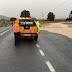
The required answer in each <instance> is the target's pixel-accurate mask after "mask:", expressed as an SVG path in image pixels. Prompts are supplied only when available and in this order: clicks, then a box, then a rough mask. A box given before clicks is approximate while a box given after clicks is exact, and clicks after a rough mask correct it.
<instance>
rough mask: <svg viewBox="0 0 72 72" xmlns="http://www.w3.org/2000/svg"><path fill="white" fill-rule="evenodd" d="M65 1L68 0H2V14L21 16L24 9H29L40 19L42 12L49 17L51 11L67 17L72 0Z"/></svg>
mask: <svg viewBox="0 0 72 72" xmlns="http://www.w3.org/2000/svg"><path fill="white" fill-rule="evenodd" d="M65 1H67V0H0V15H5V16H8V17H17V18H19V16H20V14H21V11H22V10H29V11H30V13H31V16H32V17H36V18H39V19H41V18H42V12H43V14H44V18H47V13H48V12H50V11H51V12H53V13H54V14H55V16H56V18H67V17H68V16H69V13H70V11H71V10H72V0H68V2H66V3H64V2H65ZM63 3H64V4H63ZM61 4H63V5H61ZM59 5H61V6H59ZM57 6H59V7H57ZM56 7H57V8H56Z"/></svg>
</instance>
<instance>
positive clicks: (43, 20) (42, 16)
mask: <svg viewBox="0 0 72 72" xmlns="http://www.w3.org/2000/svg"><path fill="white" fill-rule="evenodd" d="M42 18H43V21H44V14H43V12H42Z"/></svg>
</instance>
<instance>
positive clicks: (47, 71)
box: [0, 29, 72, 72]
mask: <svg viewBox="0 0 72 72" xmlns="http://www.w3.org/2000/svg"><path fill="white" fill-rule="evenodd" d="M0 72H72V39H70V38H68V37H66V36H63V35H59V34H54V33H50V32H47V31H43V30H41V31H40V35H39V39H38V41H37V42H36V41H34V40H33V39H24V40H21V45H18V46H15V45H14V35H13V31H12V29H9V30H7V31H4V32H2V33H1V34H0Z"/></svg>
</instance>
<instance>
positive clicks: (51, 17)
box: [10, 10, 72, 21]
mask: <svg viewBox="0 0 72 72" xmlns="http://www.w3.org/2000/svg"><path fill="white" fill-rule="evenodd" d="M70 14H72V11H71V12H70ZM30 15H31V14H30V11H27V10H23V11H21V15H20V17H31V16H30ZM16 19H17V18H15V17H12V18H10V21H15V20H16ZM54 19H55V15H54V13H53V12H49V13H48V14H47V20H48V21H54ZM67 19H68V18H67Z"/></svg>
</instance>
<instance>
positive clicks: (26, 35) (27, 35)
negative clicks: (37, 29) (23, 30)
mask: <svg viewBox="0 0 72 72" xmlns="http://www.w3.org/2000/svg"><path fill="white" fill-rule="evenodd" d="M23 36H31V34H23Z"/></svg>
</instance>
